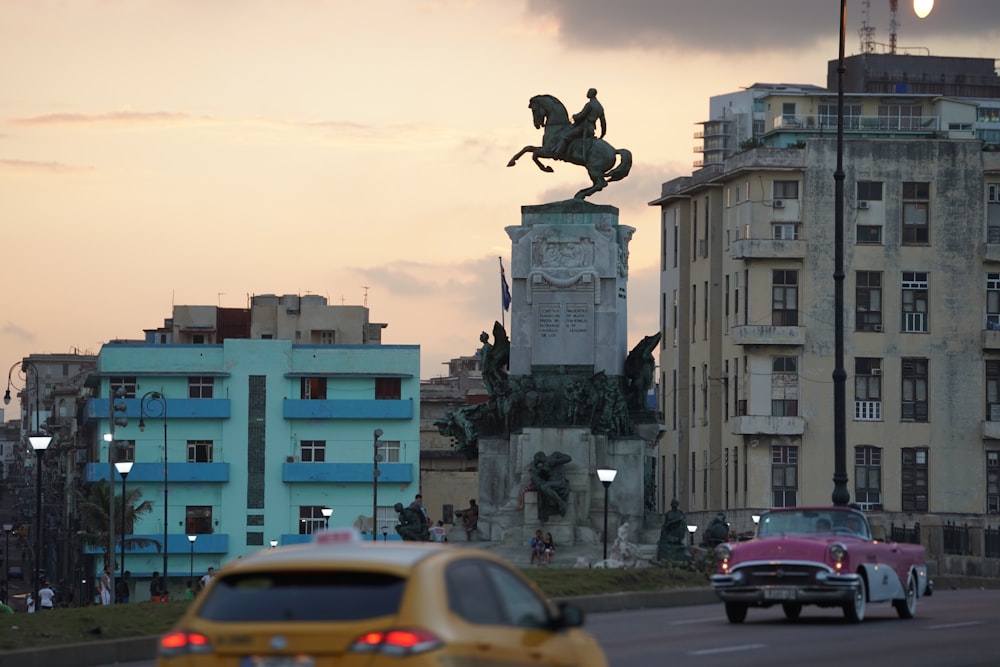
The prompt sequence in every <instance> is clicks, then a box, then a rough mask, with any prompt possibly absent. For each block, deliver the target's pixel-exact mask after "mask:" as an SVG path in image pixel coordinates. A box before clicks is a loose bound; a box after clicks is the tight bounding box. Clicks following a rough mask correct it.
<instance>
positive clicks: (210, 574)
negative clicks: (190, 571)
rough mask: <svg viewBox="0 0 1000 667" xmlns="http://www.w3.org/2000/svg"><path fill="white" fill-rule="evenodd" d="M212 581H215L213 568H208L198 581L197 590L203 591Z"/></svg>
mask: <svg viewBox="0 0 1000 667" xmlns="http://www.w3.org/2000/svg"><path fill="white" fill-rule="evenodd" d="M212 579H215V568H214V567H210V568H208V571H207V572H206V573H205V574H204V575H202V577H201V579H199V580H198V590H199V591H203V590H205V589H206V588H207V587H208V585H209V584H210V583H212Z"/></svg>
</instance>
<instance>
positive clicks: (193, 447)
mask: <svg viewBox="0 0 1000 667" xmlns="http://www.w3.org/2000/svg"><path fill="white" fill-rule="evenodd" d="M187 462H188V463H211V462H212V441H211V440H188V441H187Z"/></svg>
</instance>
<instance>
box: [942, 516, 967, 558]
mask: <svg viewBox="0 0 1000 667" xmlns="http://www.w3.org/2000/svg"><path fill="white" fill-rule="evenodd" d="M942 529H943V530H944V540H943V542H944V544H943V550H944V552H945V553H946V554H952V555H957V556H965V555H971V554H972V539H971V536H970V531H969V526H967V525H964V526H959V525H957V524H954V523H952V522H951V521H948V522H947V523H945V525H944V526H942Z"/></svg>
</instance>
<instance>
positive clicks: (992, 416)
mask: <svg viewBox="0 0 1000 667" xmlns="http://www.w3.org/2000/svg"><path fill="white" fill-rule="evenodd" d="M986 421H991V422H995V421H1000V361H997V360H996V359H988V360H987V361H986Z"/></svg>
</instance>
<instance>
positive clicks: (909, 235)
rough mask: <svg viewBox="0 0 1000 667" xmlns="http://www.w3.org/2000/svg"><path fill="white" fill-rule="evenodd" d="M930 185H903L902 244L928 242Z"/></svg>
mask: <svg viewBox="0 0 1000 667" xmlns="http://www.w3.org/2000/svg"><path fill="white" fill-rule="evenodd" d="M930 204H931V202H930V183H903V244H904V245H906V244H923V243H929V242H930V231H929V230H930V220H929V212H930Z"/></svg>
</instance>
